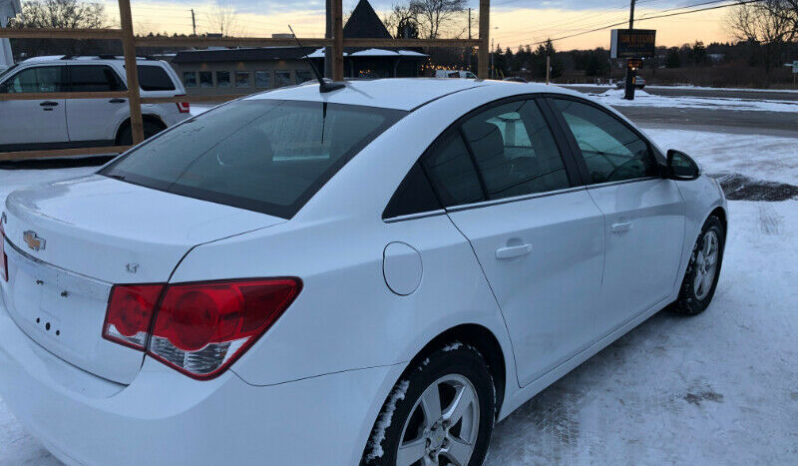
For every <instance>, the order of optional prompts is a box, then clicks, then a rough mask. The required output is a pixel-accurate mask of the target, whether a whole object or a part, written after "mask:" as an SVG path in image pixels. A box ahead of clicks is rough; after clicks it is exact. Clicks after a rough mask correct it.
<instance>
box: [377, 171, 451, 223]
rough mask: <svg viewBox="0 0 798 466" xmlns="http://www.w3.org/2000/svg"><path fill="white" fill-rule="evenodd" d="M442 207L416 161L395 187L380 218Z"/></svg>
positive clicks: (429, 210)
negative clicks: (400, 182)
mask: <svg viewBox="0 0 798 466" xmlns="http://www.w3.org/2000/svg"><path fill="white" fill-rule="evenodd" d="M442 208H443V207H442V206H441V204H440V202H438V198H437V197H436V196H435V192H434V191H433V190H432V185H431V184H430V182H429V179H428V178H427V175H426V174H425V173H424V169H423V168H421V164H420V163H418V162H417V163H416V164H415V165H413V168H411V169H410V172H408V174H407V176H406V177H405V179H404V180H403V181H402V184H400V185H399V188H397V190H396V192H395V193H394V195H393V197H392V198H391V201H390V202H389V203H388V207H386V208H385V212H383V213H382V218H384V219H387V218H394V217H400V216H402V215H411V214H417V213H422V212H431V211H434V210H439V209H442Z"/></svg>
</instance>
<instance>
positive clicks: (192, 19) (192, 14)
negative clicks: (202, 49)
mask: <svg viewBox="0 0 798 466" xmlns="http://www.w3.org/2000/svg"><path fill="white" fill-rule="evenodd" d="M191 28H192V29H193V30H194V35H195V36H196V35H197V18H196V17H195V16H194V8H192V9H191Z"/></svg>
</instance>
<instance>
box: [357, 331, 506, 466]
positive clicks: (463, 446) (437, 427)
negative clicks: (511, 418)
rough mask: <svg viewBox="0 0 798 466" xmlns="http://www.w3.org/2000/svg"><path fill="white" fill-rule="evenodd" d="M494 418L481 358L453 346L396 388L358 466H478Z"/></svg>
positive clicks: (492, 397) (434, 355)
mask: <svg viewBox="0 0 798 466" xmlns="http://www.w3.org/2000/svg"><path fill="white" fill-rule="evenodd" d="M495 415H496V396H495V388H494V385H493V379H492V377H491V375H490V371H489V370H488V366H487V364H486V363H485V360H484V358H483V357H482V355H481V354H480V353H479V351H477V350H476V349H475V348H473V347H470V346H467V345H463V344H461V343H452V344H450V345H448V346H446V347H444V348H442V349H439V350H437V351H435V352H434V353H432V354H430V355H429V357H428V358H426V359H425V360H424V361H423V362H421V363H420V364H418V365H417V367H415V368H413V369H411V370H410V371H409V373H406V374H405V376H403V377H402V379H401V380H400V381H399V382H398V383H397V384H396V386H395V387H394V389H393V391H392V392H391V395H390V396H389V397H388V400H387V401H386V402H385V404H384V405H383V408H382V411H381V413H380V416H379V417H378V418H377V422H376V423H375V425H374V428H373V430H372V433H371V437H370V440H369V443H368V445H367V446H366V450H365V452H364V453H363V460H362V461H361V465H368V466H374V465H380V466H411V465H412V466H429V465H456V466H478V465H481V464H482V462H483V461H484V460H485V455H486V454H487V451H488V445H489V444H490V436H491V433H492V432H493V424H494V421H495Z"/></svg>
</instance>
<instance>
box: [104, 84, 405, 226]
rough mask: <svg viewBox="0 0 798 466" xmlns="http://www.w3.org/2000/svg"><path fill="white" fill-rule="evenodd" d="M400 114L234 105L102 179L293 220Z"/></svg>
mask: <svg viewBox="0 0 798 466" xmlns="http://www.w3.org/2000/svg"><path fill="white" fill-rule="evenodd" d="M403 114H404V113H403V112H399V111H394V110H383V109H376V108H371V107H355V106H349V105H338V104H322V103H316V102H283V101H275V100H251V101H242V102H236V103H232V104H229V105H225V106H222V107H219V108H218V109H216V110H212V111H209V112H206V113H204V114H202V115H200V116H198V117H196V118H195V119H193V120H190V121H188V122H186V123H184V124H182V125H180V126H177V127H175V128H174V129H172V130H171V131H168V132H166V133H164V134H163V135H161V136H158V137H157V138H155V139H153V140H151V141H150V142H148V143H146V144H144V145H143V146H141V147H139V148H138V149H136V150H134V151H132V152H130V153H128V155H126V156H125V157H122V158H120V159H118V161H117V162H115V163H114V164H112V165H111V166H109V167H108V168H106V169H105V170H103V171H102V173H103V174H105V175H108V176H117V177H121V178H123V179H125V180H126V181H130V182H133V183H136V184H141V185H144V186H149V187H152V188H155V189H160V190H163V191H168V192H173V193H177V194H182V195H185V196H191V197H196V198H199V199H206V200H209V201H212V202H219V203H223V204H229V205H233V206H237V207H242V208H245V209H251V210H257V211H260V212H265V213H268V214H271V215H277V216H280V217H284V218H290V217H291V216H293V215H294V214H295V213H296V211H297V210H299V208H301V207H302V205H303V204H304V203H305V202H306V201H307V200H308V199H309V198H310V197H311V196H312V195H313V194H314V193H315V192H316V191H317V190H318V189H319V188H320V187H321V186H322V185H323V184H324V183H325V182H326V181H327V180H328V179H329V178H330V177H331V176H332V175H333V174H334V173H335V172H336V171H338V169H340V168H341V167H342V166H343V165H344V164H345V163H346V162H347V161H348V160H349V159H350V158H351V157H352V156H354V154H356V153H357V152H359V151H360V150H361V149H362V148H363V147H364V146H365V145H366V144H368V143H369V142H370V141H371V140H373V139H374V138H375V137H377V135H379V134H380V133H381V132H382V131H384V130H385V129H387V128H388V127H389V126H390V125H391V124H393V123H394V122H395V121H396V120H398V119H399V118H400V117H401V116H402V115H403Z"/></svg>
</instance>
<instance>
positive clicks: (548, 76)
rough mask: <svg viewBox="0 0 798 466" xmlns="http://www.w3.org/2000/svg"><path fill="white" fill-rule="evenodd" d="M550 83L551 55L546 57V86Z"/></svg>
mask: <svg viewBox="0 0 798 466" xmlns="http://www.w3.org/2000/svg"><path fill="white" fill-rule="evenodd" d="M550 81H551V55H546V85H547V86H548V85H549V82H550Z"/></svg>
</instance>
